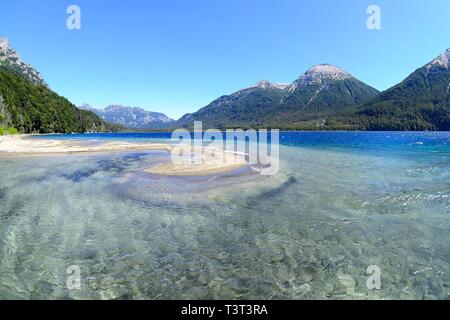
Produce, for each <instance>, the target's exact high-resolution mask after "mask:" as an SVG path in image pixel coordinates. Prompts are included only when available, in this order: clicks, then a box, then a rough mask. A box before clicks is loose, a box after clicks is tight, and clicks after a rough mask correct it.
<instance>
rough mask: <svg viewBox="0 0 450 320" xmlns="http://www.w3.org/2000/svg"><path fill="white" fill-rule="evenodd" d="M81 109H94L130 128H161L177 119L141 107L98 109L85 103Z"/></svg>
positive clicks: (111, 120) (102, 115) (103, 116)
mask: <svg viewBox="0 0 450 320" xmlns="http://www.w3.org/2000/svg"><path fill="white" fill-rule="evenodd" d="M80 109H82V110H89V111H92V112H94V113H95V114H97V115H98V116H99V117H100V118H102V119H103V120H105V121H107V122H110V123H115V124H120V125H123V126H125V127H127V128H130V129H155V130H159V129H164V128H167V127H169V126H170V125H173V124H174V123H175V120H173V119H170V118H169V117H168V116H166V115H165V114H163V113H159V112H152V111H146V110H144V109H143V108H139V107H127V106H122V105H110V106H107V107H106V108H104V109H96V108H93V107H92V106H90V105H89V104H86V103H85V104H83V105H82V106H80Z"/></svg>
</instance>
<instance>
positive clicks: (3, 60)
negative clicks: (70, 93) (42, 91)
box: [0, 38, 47, 86]
mask: <svg viewBox="0 0 450 320" xmlns="http://www.w3.org/2000/svg"><path fill="white" fill-rule="evenodd" d="M0 66H3V67H7V68H10V69H11V70H13V71H15V72H17V73H19V74H20V75H22V76H24V77H25V78H27V79H28V80H30V81H31V82H33V83H35V84H42V85H45V86H46V85H47V84H46V83H45V81H44V79H43V78H42V76H41V74H40V73H39V72H38V71H37V70H36V69H34V68H33V67H32V66H31V65H29V64H27V63H25V62H23V61H22V60H21V59H20V56H19V54H18V53H17V51H16V50H15V49H13V48H12V47H11V46H10V44H9V41H8V39H7V38H0Z"/></svg>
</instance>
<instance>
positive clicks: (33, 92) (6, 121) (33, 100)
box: [0, 38, 121, 133]
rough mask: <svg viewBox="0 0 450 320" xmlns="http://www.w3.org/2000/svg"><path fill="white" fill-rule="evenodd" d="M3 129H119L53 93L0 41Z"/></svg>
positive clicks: (53, 130) (35, 130)
mask: <svg viewBox="0 0 450 320" xmlns="http://www.w3.org/2000/svg"><path fill="white" fill-rule="evenodd" d="M0 127H13V128H16V129H18V130H19V131H21V132H25V133H50V132H61V133H72V132H98V131H111V130H119V129H121V128H119V127H117V126H114V125H110V124H108V123H106V122H104V121H103V120H101V119H100V118H99V117H98V116H97V115H95V114H94V113H92V112H90V111H85V110H80V109H78V108H77V107H76V106H75V105H73V104H72V103H70V101H68V100H67V99H66V98H64V97H61V96H59V95H58V94H57V93H55V92H53V91H52V90H51V89H50V88H49V87H48V85H47V84H46V83H45V81H44V79H43V78H42V76H41V75H40V73H39V72H38V71H36V70H35V69H34V68H33V67H32V66H30V65H29V64H26V63H25V62H23V61H22V60H21V59H20V57H19V54H18V53H17V52H16V51H15V50H14V49H13V48H12V47H11V46H10V45H9V42H8V40H7V39H5V38H2V39H0Z"/></svg>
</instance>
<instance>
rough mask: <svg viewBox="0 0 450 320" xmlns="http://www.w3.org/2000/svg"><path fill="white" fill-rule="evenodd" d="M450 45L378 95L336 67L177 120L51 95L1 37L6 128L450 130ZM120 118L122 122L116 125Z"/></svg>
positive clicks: (1, 108)
mask: <svg viewBox="0 0 450 320" xmlns="http://www.w3.org/2000/svg"><path fill="white" fill-rule="evenodd" d="M449 66H450V49H447V50H446V51H445V52H443V53H442V54H440V55H439V56H438V57H436V58H435V59H433V60H432V61H430V62H429V63H428V64H426V65H424V66H423V67H420V68H418V69H417V70H415V71H414V72H413V73H411V74H410V75H409V76H408V77H407V78H406V79H405V80H403V81H402V82H400V83H399V84H397V85H395V86H394V87H392V88H390V89H388V90H385V91H383V92H379V91H378V90H376V89H374V88H372V87H371V86H369V85H367V84H365V83H364V82H362V81H360V80H358V79H356V78H355V77H354V76H352V75H351V74H350V73H348V72H347V71H345V70H343V69H341V68H339V67H337V66H333V65H330V64H320V65H316V66H314V67H312V68H310V69H308V70H307V71H306V72H305V73H303V74H302V75H300V76H299V77H298V79H296V80H295V81H293V82H292V83H288V84H286V83H272V82H269V81H266V80H263V81H260V82H258V83H256V84H255V85H253V86H251V87H248V88H244V89H241V90H239V91H237V92H234V93H232V94H229V95H224V96H221V97H219V98H217V99H216V100H214V101H212V102H211V103H209V104H208V105H207V106H205V107H203V108H201V109H199V110H198V111H197V112H194V113H189V114H186V115H184V116H183V117H181V118H180V119H179V120H178V121H174V120H172V119H170V118H168V117H167V116H166V115H164V114H162V113H156V112H150V111H146V110H144V109H142V108H139V107H127V106H121V105H111V106H108V107H106V108H105V109H95V108H92V107H91V106H89V105H87V104H85V105H83V106H81V107H80V108H77V107H76V106H75V105H73V104H72V103H70V102H69V101H68V100H67V99H66V98H64V97H61V96H59V95H58V94H57V93H55V92H53V91H52V90H51V89H50V88H49V86H48V85H47V84H46V82H45V81H44V79H43V77H42V76H41V75H40V73H39V72H38V71H37V70H35V69H34V68H33V67H32V66H30V65H29V64H27V63H25V62H23V61H22V60H21V59H20V57H19V55H18V53H17V52H16V51H15V50H14V49H13V48H11V46H10V45H9V42H8V40H6V39H0V126H3V127H4V126H12V127H15V128H17V129H19V130H20V131H22V132H27V133H28V132H40V133H47V132H63V133H69V132H92V131H94V132H97V131H111V130H123V129H124V127H128V128H129V129H135V130H136V129H139V130H171V129H174V128H180V127H187V128H190V127H192V126H193V123H194V121H203V127H204V128H217V129H224V128H237V127H240V128H248V127H253V128H261V127H265V128H279V129H286V130H335V129H339V130H450V70H449ZM110 123H114V124H116V125H112V124H110Z"/></svg>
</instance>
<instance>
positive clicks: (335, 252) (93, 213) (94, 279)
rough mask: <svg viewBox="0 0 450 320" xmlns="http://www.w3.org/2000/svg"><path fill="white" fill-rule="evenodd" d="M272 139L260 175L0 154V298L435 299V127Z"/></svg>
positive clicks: (449, 227) (447, 154) (445, 150)
mask: <svg viewBox="0 0 450 320" xmlns="http://www.w3.org/2000/svg"><path fill="white" fill-rule="evenodd" d="M169 137H170V135H169V134H162V133H158V134H114V135H71V136H51V138H53V139H79V140H83V141H84V142H85V143H92V142H91V140H92V139H94V140H97V141H103V140H107V139H113V140H117V139H120V140H132V141H136V140H138V141H160V140H161V139H162V140H167V139H168V138H169ZM36 138H39V137H36ZM46 138H48V137H46ZM281 142H282V144H283V146H282V147H281V150H280V154H281V169H280V173H279V174H278V175H276V176H271V177H263V176H259V175H257V174H252V173H251V172H249V171H246V170H242V171H239V172H235V173H231V174H226V175H218V176H208V177H197V178H194V177H162V176H155V175H149V174H145V173H143V171H142V170H143V169H144V168H146V167H149V166H152V165H156V164H157V163H160V162H162V161H164V160H166V159H167V158H168V155H167V154H165V153H163V152H148V153H135V152H134V153H121V154H120V153H114V154H97V155H65V156H53V157H37V158H27V157H21V158H0V174H1V177H2V178H1V179H0V298H3V299H12V298H20V299H30V298H35V299H88V298H94V299H183V298H189V299H219V298H220V299H314V298H320V299H380V298H381V299H410V298H412V299H424V298H425V299H448V298H449V294H450V250H449V249H450V209H449V207H450V133H386V132H380V133H346V132H334V133H326V132H322V133H319V132H300V133H290V132H283V133H281ZM71 265H78V266H80V269H81V284H82V286H81V290H69V289H67V287H66V280H67V277H68V274H67V273H66V269H67V267H69V266H71ZM369 265H378V266H379V267H380V268H381V290H369V289H368V288H367V287H366V279H367V277H368V275H367V274H366V269H367V267H368V266H369Z"/></svg>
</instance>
